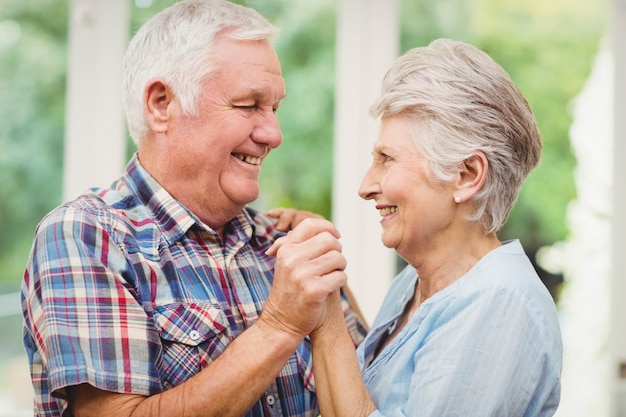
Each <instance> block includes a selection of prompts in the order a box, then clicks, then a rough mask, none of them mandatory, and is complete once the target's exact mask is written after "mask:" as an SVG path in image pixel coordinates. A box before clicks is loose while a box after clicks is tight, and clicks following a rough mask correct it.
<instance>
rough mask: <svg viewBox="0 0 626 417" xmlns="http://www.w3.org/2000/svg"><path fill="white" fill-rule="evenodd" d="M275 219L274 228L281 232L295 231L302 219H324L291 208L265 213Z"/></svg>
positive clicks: (276, 209) (281, 208)
mask: <svg viewBox="0 0 626 417" xmlns="http://www.w3.org/2000/svg"><path fill="white" fill-rule="evenodd" d="M266 214H267V215H268V216H269V217H273V218H275V219H276V228H277V229H278V230H280V231H281V232H287V231H289V230H292V229H295V228H296V226H297V225H298V224H300V223H301V222H302V220H304V219H310V218H313V219H323V218H324V217H322V216H320V215H319V214H315V213H312V212H310V211H304V210H296V209H292V208H283V207H279V208H275V209H272V210H270V211H268V212H267V213H266Z"/></svg>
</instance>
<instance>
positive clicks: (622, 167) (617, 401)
mask: <svg viewBox="0 0 626 417" xmlns="http://www.w3.org/2000/svg"><path fill="white" fill-rule="evenodd" d="M612 15H613V22H612V33H613V36H612V46H613V53H614V60H615V61H614V62H615V71H614V74H615V75H614V85H615V88H614V101H613V104H614V106H615V107H614V120H615V122H614V129H615V130H614V144H613V146H614V148H613V216H612V220H613V238H612V246H613V248H612V254H611V255H612V259H613V262H612V270H613V274H612V275H613V279H612V290H611V295H612V300H611V356H612V361H611V365H612V366H611V368H610V372H611V374H610V375H611V378H612V381H613V383H614V384H613V387H614V389H613V393H612V394H613V395H612V413H611V415H612V417H623V416H626V163H625V161H626V0H613V13H612Z"/></svg>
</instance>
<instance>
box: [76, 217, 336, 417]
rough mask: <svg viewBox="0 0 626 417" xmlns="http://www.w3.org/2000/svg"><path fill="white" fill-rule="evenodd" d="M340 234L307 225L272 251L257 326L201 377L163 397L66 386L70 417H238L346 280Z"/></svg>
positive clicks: (318, 223) (316, 222)
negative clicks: (271, 272) (272, 264)
mask: <svg viewBox="0 0 626 417" xmlns="http://www.w3.org/2000/svg"><path fill="white" fill-rule="evenodd" d="M338 236H339V235H338V232H337V231H336V229H335V228H334V226H332V224H331V223H330V222H328V221H326V220H321V219H309V220H305V221H304V222H302V224H301V225H300V226H299V227H298V228H296V229H294V230H293V231H292V232H291V233H290V235H289V238H288V239H287V238H283V239H284V240H283V241H282V242H281V244H280V245H277V246H276V247H275V248H273V249H271V251H272V254H275V255H276V267H275V276H274V284H273V286H272V290H271V291H270V295H269V297H268V300H267V302H266V304H265V307H264V310H263V313H262V314H261V316H260V318H259V320H258V322H257V323H256V324H254V325H253V326H251V327H250V328H249V329H248V330H246V331H245V332H243V333H242V334H241V335H240V336H239V337H237V339H235V340H234V341H233V342H232V343H231V344H230V345H229V346H228V347H227V349H226V350H225V351H224V353H223V354H222V355H221V356H220V357H219V358H218V359H217V360H215V361H214V362H213V363H212V364H210V365H209V366H208V367H207V368H205V369H204V370H202V371H201V372H200V373H198V374H197V375H195V376H194V377H192V378H190V379H189V380H188V381H186V382H184V383H182V384H181V385H179V386H177V387H174V388H172V389H170V390H168V391H165V392H163V393H160V394H157V395H154V396H150V397H145V396H141V395H133V394H119V393H112V392H106V391H102V390H99V389H96V388H94V387H92V386H90V385H86V384H83V385H78V386H73V387H69V388H67V394H68V400H69V407H70V410H71V412H72V414H73V415H74V416H75V417H85V416H107V417H108V416H114V417H131V416H132V417H139V416H149V417H159V416H168V417H169V416H174V417H177V416H180V417H183V416H220V417H221V416H224V417H226V416H241V415H243V414H245V413H246V412H247V411H248V410H249V409H250V408H251V407H252V406H253V405H254V403H255V402H256V401H258V399H259V398H260V396H261V395H262V394H263V392H264V391H265V390H266V389H267V387H268V386H269V385H270V384H271V383H272V381H273V380H274V379H275V378H276V375H277V374H278V373H279V372H280V370H281V369H282V368H283V366H284V364H285V362H286V361H287V360H288V358H289V357H290V356H291V355H292V354H293V352H294V351H295V350H296V348H297V346H298V344H299V343H300V342H301V341H302V340H303V338H304V337H305V336H306V335H307V334H309V333H310V332H311V331H312V330H313V328H314V327H315V325H316V323H317V322H318V320H319V317H320V314H321V311H322V308H323V306H324V302H325V300H326V298H327V297H328V295H329V294H331V293H333V292H334V291H336V290H337V289H338V288H340V287H341V286H342V285H343V284H345V282H346V276H345V273H344V272H343V270H344V269H345V266H346V264H345V259H344V257H343V255H341V245H340V244H339V241H338V240H337V237H338Z"/></svg>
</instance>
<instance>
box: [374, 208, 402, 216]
mask: <svg viewBox="0 0 626 417" xmlns="http://www.w3.org/2000/svg"><path fill="white" fill-rule="evenodd" d="M396 211H398V207H396V206H393V207H385V208H381V209H379V210H378V212H379V213H380V215H381V216H388V215H390V214H392V213H395V212H396Z"/></svg>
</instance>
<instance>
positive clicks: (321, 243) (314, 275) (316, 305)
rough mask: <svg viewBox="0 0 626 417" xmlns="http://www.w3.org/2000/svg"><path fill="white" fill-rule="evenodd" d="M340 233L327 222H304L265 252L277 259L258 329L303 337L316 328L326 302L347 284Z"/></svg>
mask: <svg viewBox="0 0 626 417" xmlns="http://www.w3.org/2000/svg"><path fill="white" fill-rule="evenodd" d="M338 238H339V232H338V231H337V229H336V228H335V227H334V226H333V225H332V223H330V222H329V221H327V220H323V219H320V218H308V219H305V220H303V221H302V222H301V223H300V224H299V225H298V226H297V227H296V228H295V229H294V230H292V231H290V232H289V233H288V234H287V236H284V237H282V238H280V239H278V240H276V242H275V243H274V245H273V246H272V247H271V248H270V249H269V250H268V251H267V253H268V255H272V256H276V265H275V269H274V283H273V285H272V289H271V291H270V295H269V297H268V300H267V302H266V304H265V307H264V309H263V313H262V314H261V317H260V319H259V322H261V323H262V324H261V325H269V326H271V327H272V328H273V329H275V330H278V331H281V332H284V333H286V334H288V335H290V336H291V337H300V338H302V337H304V336H306V335H307V334H309V333H310V332H311V331H312V330H313V329H314V328H315V327H316V326H317V325H318V321H319V319H320V317H321V316H322V313H323V310H324V308H325V302H326V299H327V298H328V296H329V295H330V294H332V293H333V292H335V291H337V290H338V289H339V288H341V286H343V285H344V284H345V283H346V282H347V276H346V274H345V272H344V270H345V268H346V259H345V258H344V256H343V254H342V253H341V244H340V243H339V240H338Z"/></svg>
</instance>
